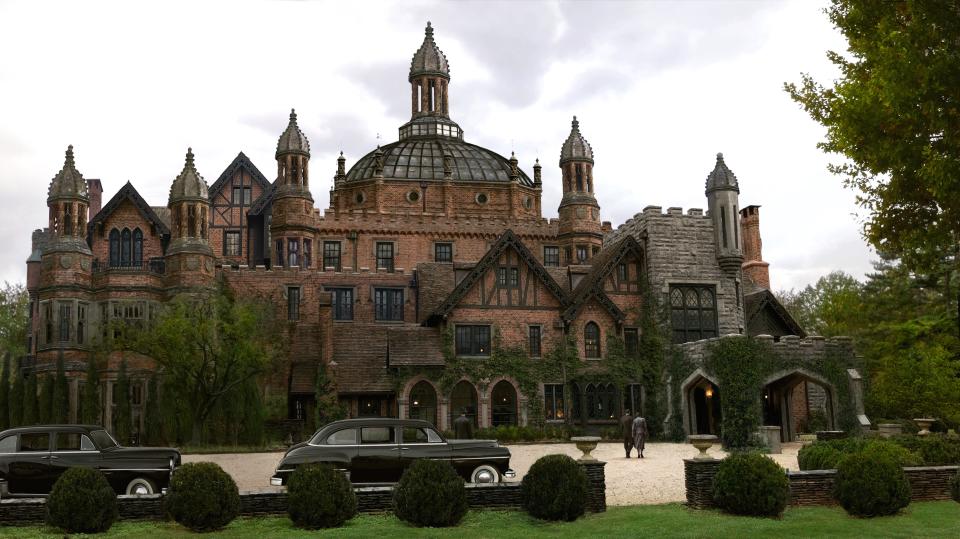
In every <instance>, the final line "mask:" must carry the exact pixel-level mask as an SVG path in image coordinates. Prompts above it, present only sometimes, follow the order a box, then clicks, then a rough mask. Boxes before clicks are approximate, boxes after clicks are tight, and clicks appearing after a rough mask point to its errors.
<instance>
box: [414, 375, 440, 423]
mask: <svg viewBox="0 0 960 539" xmlns="http://www.w3.org/2000/svg"><path fill="white" fill-rule="evenodd" d="M408 402H409V403H410V419H422V420H424V421H429V422H430V423H432V424H434V425H436V424H437V392H436V390H434V389H433V386H432V385H430V382H427V381H426V380H421V381H419V382H417V384H416V385H415V386H413V389H411V390H410V398H409V400H408Z"/></svg>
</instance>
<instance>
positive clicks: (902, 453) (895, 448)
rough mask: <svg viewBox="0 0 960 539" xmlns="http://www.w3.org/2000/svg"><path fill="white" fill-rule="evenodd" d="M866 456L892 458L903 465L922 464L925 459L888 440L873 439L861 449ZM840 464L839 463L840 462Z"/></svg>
mask: <svg viewBox="0 0 960 539" xmlns="http://www.w3.org/2000/svg"><path fill="white" fill-rule="evenodd" d="M860 453H862V454H863V455H864V456H866V457H867V458H870V459H877V458H890V459H893V461H894V462H896V463H897V464H899V465H900V466H901V467H903V466H920V465H921V464H923V460H922V459H921V458H920V456H919V455H917V454H916V453H914V452H912V451H910V450H909V449H907V448H905V447H903V446H900V445H897V444H895V443H893V442H888V441H886V440H871V441H870V442H867V444H866V445H864V446H863V448H862V449H861V450H860ZM838 464H839V463H838Z"/></svg>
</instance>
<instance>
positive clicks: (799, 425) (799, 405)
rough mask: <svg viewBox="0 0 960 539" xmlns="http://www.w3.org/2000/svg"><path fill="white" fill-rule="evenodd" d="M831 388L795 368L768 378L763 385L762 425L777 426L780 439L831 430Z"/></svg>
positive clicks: (788, 439) (790, 438)
mask: <svg viewBox="0 0 960 539" xmlns="http://www.w3.org/2000/svg"><path fill="white" fill-rule="evenodd" d="M833 395H834V392H833V388H832V386H831V385H830V384H828V383H827V382H826V381H825V380H823V379H820V378H819V377H817V376H815V375H813V374H812V373H809V372H806V371H802V370H796V371H792V372H788V373H780V374H777V375H774V376H773V377H771V379H770V380H768V382H767V384H766V385H765V386H764V388H763V424H764V425H767V426H776V427H780V441H782V442H789V441H792V440H795V439H796V437H797V434H799V433H811V434H812V433H815V432H816V431H818V430H832V429H833V428H834V425H835V418H834V407H833Z"/></svg>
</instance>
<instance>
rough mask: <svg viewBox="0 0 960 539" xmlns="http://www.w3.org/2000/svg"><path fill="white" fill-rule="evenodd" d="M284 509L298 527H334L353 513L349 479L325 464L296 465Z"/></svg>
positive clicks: (352, 495) (310, 528)
mask: <svg viewBox="0 0 960 539" xmlns="http://www.w3.org/2000/svg"><path fill="white" fill-rule="evenodd" d="M287 500H288V501H287V503H288V506H287V512H288V514H289V515H290V520H292V521H293V524H294V525H295V526H297V527H298V528H306V529H308V530H315V529H319V528H336V527H339V526H341V525H342V524H343V523H344V522H346V521H348V520H350V519H351V518H353V517H354V516H356V514H357V496H356V495H355V494H354V493H353V486H351V485H350V480H349V479H347V477H346V476H345V475H344V474H343V473H341V472H338V471H337V470H335V469H334V468H333V466H330V465H329V464H310V465H306V466H300V467H298V468H297V469H296V470H295V471H294V472H293V475H291V476H290V481H289V483H288V484H287Z"/></svg>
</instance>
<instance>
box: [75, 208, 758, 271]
mask: <svg viewBox="0 0 960 539" xmlns="http://www.w3.org/2000/svg"><path fill="white" fill-rule="evenodd" d="M91 200H92V198H91ZM740 237H741V238H743V265H742V266H741V267H742V269H743V276H744V278H745V279H747V280H749V281H750V282H751V283H753V285H754V286H755V287H756V288H761V289H766V290H769V289H770V264H769V263H767V262H764V261H763V252H762V251H763V241H761V239H760V206H747V207H746V208H743V209H742V210H740Z"/></svg>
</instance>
